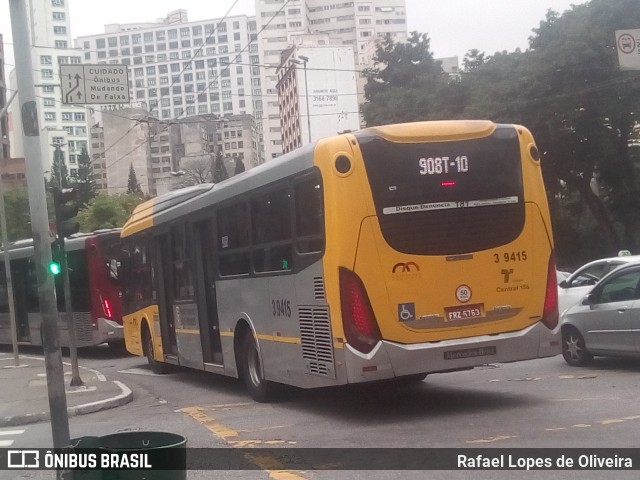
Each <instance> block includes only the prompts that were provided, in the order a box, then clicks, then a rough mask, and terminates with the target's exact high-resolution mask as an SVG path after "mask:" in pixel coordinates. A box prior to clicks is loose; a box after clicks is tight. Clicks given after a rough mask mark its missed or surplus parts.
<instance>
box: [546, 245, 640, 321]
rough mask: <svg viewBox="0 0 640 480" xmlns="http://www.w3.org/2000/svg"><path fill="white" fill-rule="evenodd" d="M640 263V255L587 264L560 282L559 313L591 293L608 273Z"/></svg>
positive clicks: (611, 258)
mask: <svg viewBox="0 0 640 480" xmlns="http://www.w3.org/2000/svg"><path fill="white" fill-rule="evenodd" d="M637 261H640V255H628V256H618V257H610V258H601V259H599V260H594V261H593V262H589V263H586V264H585V265H583V266H582V267H580V268H579V269H577V270H576V271H575V272H573V273H572V274H571V275H569V278H567V279H566V280H563V281H559V282H558V312H560V315H562V313H564V311H565V310H566V309H567V308H569V307H571V306H573V305H575V304H576V303H578V302H579V301H580V300H582V298H583V297H584V296H585V295H586V294H587V293H589V292H590V291H591V289H592V288H593V286H594V285H595V284H596V283H598V281H599V280H600V279H601V278H602V277H604V276H605V275H606V274H607V273H609V272H611V271H612V270H614V269H616V268H618V267H619V266H620V265H624V264H627V263H631V262H637Z"/></svg>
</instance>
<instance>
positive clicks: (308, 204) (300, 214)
mask: <svg viewBox="0 0 640 480" xmlns="http://www.w3.org/2000/svg"><path fill="white" fill-rule="evenodd" d="M294 194H295V209H296V215H295V216H296V249H297V251H298V252H299V253H315V252H320V251H322V249H323V248H324V205H323V193H322V185H321V182H320V179H319V178H318V175H317V174H314V175H313V176H311V177H309V178H306V179H304V180H302V181H300V182H297V183H295V185H294Z"/></svg>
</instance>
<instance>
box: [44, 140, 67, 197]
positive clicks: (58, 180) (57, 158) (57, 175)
mask: <svg viewBox="0 0 640 480" xmlns="http://www.w3.org/2000/svg"><path fill="white" fill-rule="evenodd" d="M49 183H50V185H51V186H53V187H59V188H67V187H68V186H69V172H68V170H67V166H66V165H65V163H64V152H63V151H62V149H61V148H60V146H59V145H58V146H56V149H55V151H54V152H53V162H51V178H50V180H49Z"/></svg>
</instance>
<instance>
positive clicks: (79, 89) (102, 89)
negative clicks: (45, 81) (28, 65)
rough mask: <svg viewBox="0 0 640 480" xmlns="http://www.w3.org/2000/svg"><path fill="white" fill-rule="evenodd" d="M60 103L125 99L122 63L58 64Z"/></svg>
mask: <svg viewBox="0 0 640 480" xmlns="http://www.w3.org/2000/svg"><path fill="white" fill-rule="evenodd" d="M60 82H61V87H62V103H64V104H66V105H78V104H79V105H87V104H109V103H129V102H131V98H130V97H129V70H128V68H127V66H126V65H69V64H63V65H60Z"/></svg>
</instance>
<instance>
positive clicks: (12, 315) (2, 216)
mask: <svg viewBox="0 0 640 480" xmlns="http://www.w3.org/2000/svg"><path fill="white" fill-rule="evenodd" d="M17 94H18V91H17V90H15V91H14V92H13V94H12V95H11V98H9V101H8V102H7V104H6V105H5V106H4V108H3V109H2V111H0V120H2V117H4V116H5V114H6V113H7V110H8V109H9V105H11V102H13V99H14V98H16V95H17ZM3 155H4V154H3ZM2 160H4V161H6V160H7V159H6V158H3V159H2ZM3 167H4V165H3ZM0 229H2V252H3V253H4V255H3V258H4V278H5V279H6V281H7V300H8V302H9V321H10V323H11V348H13V363H14V365H15V366H16V367H17V366H18V365H20V352H18V327H17V325H16V306H15V302H14V301H13V282H12V281H11V262H9V239H8V235H7V215H6V211H5V209H4V185H3V182H2V173H1V172H0Z"/></svg>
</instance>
